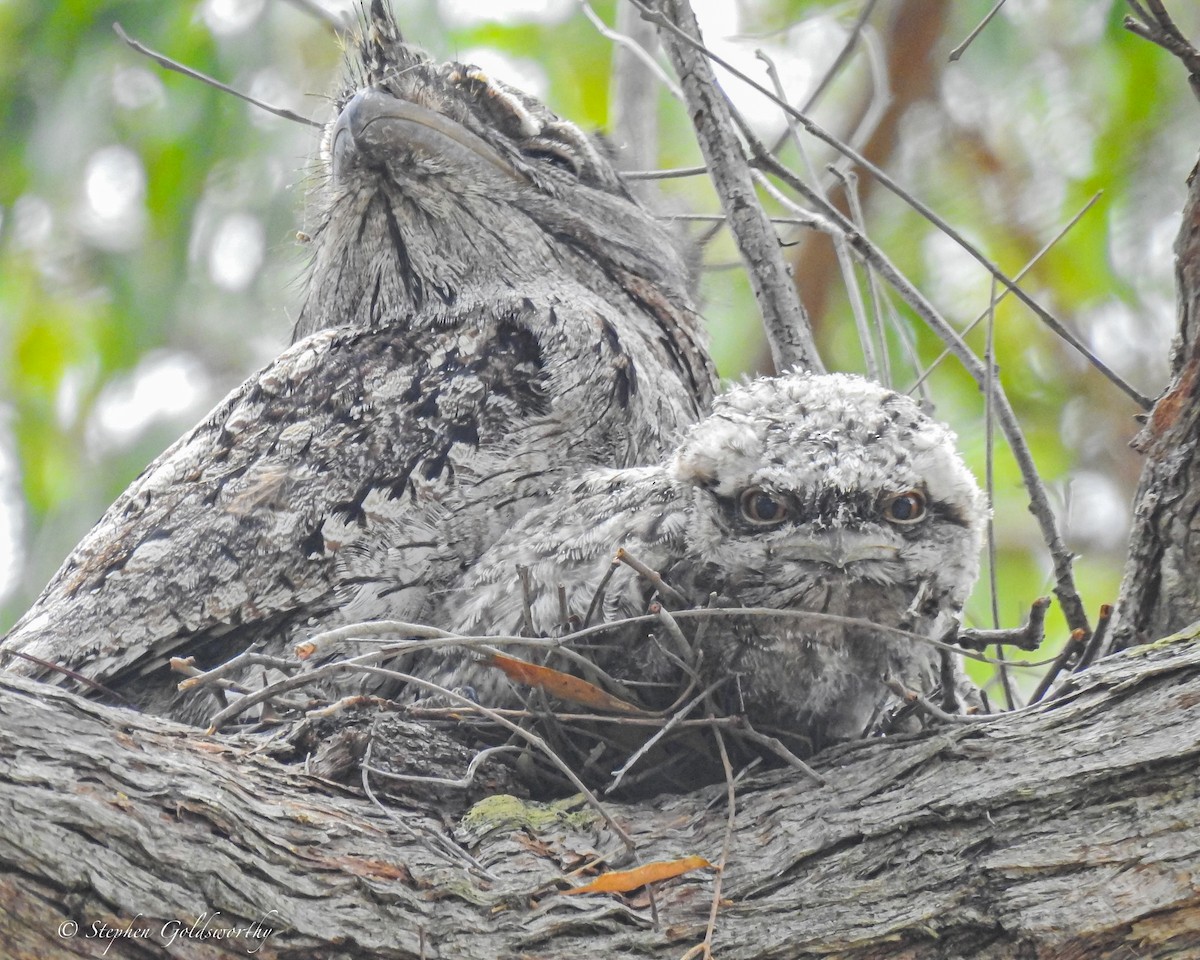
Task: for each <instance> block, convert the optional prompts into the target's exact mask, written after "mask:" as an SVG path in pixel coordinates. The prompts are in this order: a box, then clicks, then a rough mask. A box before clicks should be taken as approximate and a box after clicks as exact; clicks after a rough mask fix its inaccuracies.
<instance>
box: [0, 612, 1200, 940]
mask: <svg viewBox="0 0 1200 960" xmlns="http://www.w3.org/2000/svg"><path fill="white" fill-rule="evenodd" d="M1194 639H1195V632H1193V633H1191V634H1189V635H1187V636H1186V637H1184V636H1181V637H1179V638H1176V640H1175V642H1167V641H1164V642H1162V643H1160V644H1157V645H1154V646H1151V647H1147V648H1142V649H1139V650H1136V651H1130V652H1127V653H1125V654H1122V655H1121V656H1119V657H1115V658H1113V659H1112V660H1110V661H1106V662H1104V663H1102V664H1100V665H1099V666H1097V667H1094V668H1092V669H1091V670H1088V671H1087V672H1085V673H1083V674H1079V675H1076V676H1075V677H1074V678H1073V679H1072V680H1071V681H1070V683H1069V685H1068V687H1067V688H1066V689H1065V690H1064V692H1063V693H1062V695H1061V696H1059V697H1058V698H1057V699H1056V700H1055V701H1053V702H1051V703H1049V704H1043V705H1040V706H1038V707H1037V708H1033V709H1029V710H1025V711H1022V712H1020V713H1016V714H1009V715H1005V716H1000V717H998V718H996V719H989V720H983V721H977V722H963V723H957V724H954V725H951V726H945V727H941V728H939V729H938V730H936V731H933V732H931V733H929V734H926V735H922V736H920V737H916V738H895V739H888V740H877V741H868V742H862V743H857V744H853V745H850V746H847V747H845V748H843V749H839V750H834V751H827V752H826V753H824V754H822V755H821V756H820V757H819V758H818V761H817V765H818V767H819V769H820V770H821V772H822V773H823V774H824V775H825V777H826V778H827V780H828V783H827V785H825V786H817V785H815V784H813V783H812V782H811V781H809V780H807V779H805V778H803V777H801V776H798V775H797V774H795V773H793V772H791V771H789V772H778V773H773V774H769V775H766V776H761V777H758V778H755V779H753V780H751V781H748V782H744V783H742V784H740V785H739V786H738V791H737V820H736V829H735V831H734V833H733V834H732V835H731V836H730V837H729V838H728V840H729V852H728V858H727V867H726V870H725V874H724V877H723V887H722V890H721V896H722V900H721V903H720V905H719V908H718V911H717V920H716V933H715V939H714V949H715V953H716V955H718V956H720V957H722V958H763V957H791V958H809V957H812V958H816V957H829V956H836V957H845V958H854V960H866V958H872V960H883V958H889V960H890V958H911V957H923V958H932V960H937V958H947V960H949V958H957V957H964V956H971V957H977V958H996V960H999V958H1025V957H1038V958H1043V960H1049V958H1096V957H1139V958H1153V957H1167V956H1172V957H1182V956H1195V955H1198V954H1200V802H1198V797H1197V793H1198V788H1197V785H1196V777H1195V767H1196V759H1197V754H1198V753H1200V711H1197V710H1196V709H1195V708H1196V705H1197V704H1200V645H1197V644H1196V643H1195V642H1189V641H1193V640H1194ZM427 738H428V737H427ZM0 739H2V740H3V743H2V744H0V749H2V751H3V756H4V757H6V758H7V759H6V761H5V763H4V764H3V767H2V768H0V862H2V863H3V864H4V873H3V874H2V875H0V877H2V879H0V898H2V899H0V902H3V903H4V905H5V907H4V911H3V914H2V916H0V936H2V937H3V942H4V943H5V944H7V954H6V955H7V956H11V957H18V958H23V957H55V956H96V955H99V954H100V953H101V951H102V950H103V948H104V947H105V946H108V945H109V943H110V941H109V940H107V939H103V938H101V937H100V932H103V931H100V932H97V931H99V928H98V927H97V926H95V925H97V924H107V928H108V930H109V931H121V930H134V931H148V932H147V933H146V934H144V936H143V938H141V939H137V940H133V939H119V940H116V941H115V942H113V943H112V949H111V950H110V952H109V953H108V956H112V957H155V956H170V957H206V958H210V957H224V956H244V955H246V954H247V953H248V952H249V950H250V949H253V948H260V949H258V954H257V955H258V956H262V957H311V956H321V957H386V958H392V957H395V958H414V957H421V956H424V957H428V958H437V957H455V958H475V957H478V958H480V960H484V958H487V960H494V958H497V957H541V958H551V957H554V958H557V957H564V958H565V957H580V956H596V957H613V958H624V957H664V958H665V957H672V958H675V957H680V956H682V955H683V954H684V953H685V952H686V951H687V949H688V948H689V947H691V946H692V945H694V944H696V943H698V942H699V941H700V940H701V939H702V938H703V935H704V928H705V924H706V922H707V918H708V913H709V908H710V899H711V896H712V892H713V882H714V881H713V875H712V874H711V873H709V872H697V873H692V874H689V875H687V876H686V877H684V878H681V879H677V880H672V881H668V882H666V883H663V884H660V887H659V889H658V891H657V894H656V900H657V910H658V924H657V925H655V923H654V920H653V918H652V913H651V909H650V907H649V904H648V901H647V899H646V898H645V897H644V896H643V895H641V894H635V895H632V896H622V895H616V894H585V895H579V896H563V895H562V894H561V893H560V892H559V891H560V890H561V889H562V888H564V887H566V886H567V885H568V884H567V882H565V881H564V880H563V877H564V874H565V873H566V872H568V871H570V870H573V869H575V868H577V867H579V866H582V865H583V864H585V863H588V862H589V861H590V860H591V859H592V858H593V857H595V856H600V857H603V858H605V859H606V860H607V862H608V864H609V865H612V866H629V865H630V863H631V862H632V861H631V860H630V858H629V857H627V856H625V854H624V850H625V848H624V846H623V844H622V843H621V842H620V841H619V840H618V838H617V837H616V835H615V833H614V831H613V830H612V829H611V828H610V827H608V826H607V825H606V824H605V823H604V821H603V820H602V819H601V818H600V817H599V816H598V815H597V814H596V812H595V811H593V810H591V809H590V808H588V807H585V806H583V805H581V804H576V805H574V806H571V807H569V808H568V805H561V806H559V807H553V808H549V807H539V806H538V805H534V804H527V803H524V802H522V801H520V800H517V799H512V800H510V801H505V800H498V799H496V798H492V799H490V800H486V801H484V802H483V803H481V804H480V805H477V806H476V807H475V808H474V810H473V812H471V813H468V814H467V815H465V816H461V817H458V816H456V817H454V818H453V819H452V821H451V822H446V823H443V821H442V816H441V814H440V813H439V809H440V808H441V807H443V806H444V804H443V803H441V802H439V801H438V800H436V799H432V798H428V797H427V798H424V799H422V798H420V797H417V796H413V797H410V798H408V799H401V798H393V800H392V801H391V802H390V804H389V811H390V812H389V813H386V814H385V813H383V812H381V808H380V807H378V806H376V805H375V804H373V803H372V802H371V801H370V800H369V799H367V798H366V797H365V796H364V794H363V791H362V789H361V787H358V786H352V787H347V786H341V785H338V784H335V783H332V782H331V781H328V780H322V779H319V778H317V777H315V776H312V775H309V774H305V773H302V772H300V771H299V769H298V768H297V767H295V766H285V765H283V764H280V763H278V762H276V761H274V760H271V759H269V758H267V757H265V756H261V755H256V754H255V749H254V747H253V746H252V744H254V743H256V741H252V740H250V739H248V738H244V737H241V738H239V737H226V736H221V735H218V736H211V737H210V736H205V735H204V734H202V733H200V732H198V731H195V730H191V729H189V728H186V727H181V726H179V725H177V724H174V723H171V722H168V721H163V720H158V719H155V718H151V717H145V716H141V715H137V714H133V713H130V712H127V711H123V710H119V709H115V708H110V707H105V706H101V705H98V704H95V703H91V702H87V701H84V700H81V699H79V698H77V697H74V696H72V695H69V694H65V693H62V692H60V691H58V690H57V689H53V688H48V687H44V686H42V685H39V684H34V683H31V682H28V681H25V680H21V679H16V678H3V680H0ZM435 739H436V738H435ZM724 789H725V788H724V787H714V788H709V789H706V790H703V791H699V792H697V793H694V794H690V795H685V796H668V797H660V798H657V799H655V800H652V801H648V802H645V803H642V804H636V805H634V804H611V805H608V809H609V811H610V813H611V814H612V816H613V817H614V818H615V819H616V820H617V822H619V823H620V824H621V825H622V826H623V827H624V829H625V830H627V831H628V832H629V834H630V835H631V836H632V838H633V840H634V842H635V843H636V846H637V859H638V860H639V861H641V862H648V861H654V860H668V859H675V858H679V857H683V856H688V855H693V854H697V855H700V856H703V857H706V858H707V859H708V860H710V861H713V862H717V861H718V860H719V858H720V856H721V849H722V844H723V842H724V841H725V836H724V834H725V824H726V816H727V811H726V809H725V803H724ZM414 831H415V832H416V833H418V834H421V835H430V834H441V835H446V836H450V837H452V838H453V839H454V841H455V845H458V846H461V847H462V848H464V849H466V850H467V851H469V852H470V854H471V855H472V856H473V857H474V858H475V860H476V862H477V863H478V864H479V865H481V866H482V868H485V869H486V870H487V871H488V873H489V874H490V877H489V878H483V877H482V876H481V875H480V874H479V873H478V871H476V870H475V869H474V868H472V867H470V866H466V865H464V864H462V863H455V862H452V861H451V860H450V859H447V857H446V856H444V855H442V854H440V853H439V852H438V851H437V850H436V849H435V848H434V847H433V846H432V845H430V844H429V843H428V841H426V842H424V843H423V842H421V841H419V840H416V839H413V833H414ZM575 882H580V881H575ZM197 918H199V924H200V925H201V926H203V925H204V924H205V921H206V920H207V927H206V931H207V936H208V938H207V939H206V938H205V931H202V930H201V929H200V928H199V927H195V928H193V930H192V932H191V934H190V935H189V934H188V932H187V928H188V927H189V925H192V924H194V923H195V922H196V921H197ZM256 921H257V922H258V923H259V924H260V928H259V929H260V935H261V931H262V930H266V929H268V928H269V930H270V933H269V934H268V935H266V936H265V937H264V938H263V939H261V940H256V939H254V937H253V936H250V937H249V938H246V937H243V938H242V939H212V937H213V935H214V934H215V933H216V932H219V931H224V930H230V929H237V928H246V927H249V926H251V925H252V924H254V923H255V922H256ZM72 925H73V926H72ZM179 928H184V931H185V932H184V933H183V934H181V935H179V936H178V937H177V938H176V939H175V940H173V941H172V942H170V943H166V941H165V938H164V936H163V931H164V929H165V931H166V934H167V935H168V936H169V935H170V934H171V933H172V932H175V931H176V930H178V929H179ZM68 934H74V935H73V936H68ZM108 935H109V936H112V933H111V932H110V933H109V934H108Z"/></svg>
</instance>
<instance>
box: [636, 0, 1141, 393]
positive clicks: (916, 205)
mask: <svg viewBox="0 0 1200 960" xmlns="http://www.w3.org/2000/svg"><path fill="white" fill-rule="evenodd" d="M628 2H629V3H632V4H634V5H635V6H637V7H638V8H639V9H641V10H642V15H643V16H646V17H649V18H650V19H651V20H653V22H655V23H658V24H659V25H660V26H662V27H664V28H665V29H666V30H667V31H668V33H669V34H670V35H671V36H673V37H678V38H679V39H680V41H681V42H682V43H683V44H686V45H688V46H690V47H692V48H694V49H695V50H696V51H697V52H698V53H700V54H702V55H703V56H704V57H705V58H707V59H709V60H712V61H713V63H716V64H719V65H720V66H721V67H722V68H723V69H725V70H727V71H728V72H729V73H731V74H733V76H735V77H737V78H738V79H739V80H741V81H742V82H743V83H746V84H748V85H749V86H750V87H752V88H753V89H754V90H757V91H758V92H759V93H761V94H762V95H763V96H764V97H767V98H768V99H769V100H771V102H772V103H775V104H778V105H779V106H780V107H782V108H783V109H784V110H786V111H787V112H788V113H790V114H791V115H792V116H794V117H795V118H796V119H797V120H798V121H799V122H800V123H801V125H803V127H804V129H805V130H806V131H807V132H808V133H809V134H810V135H812V136H814V137H816V138H817V139H818V140H821V141H823V142H825V143H827V144H829V146H831V147H833V148H834V149H835V150H837V151H838V152H839V153H841V154H842V155H843V156H845V157H846V158H847V159H849V160H852V161H853V162H854V163H856V164H858V165H859V166H861V167H862V168H863V169H864V170H867V171H869V172H870V173H871V175H872V176H874V177H875V178H876V179H877V180H878V181H879V182H880V183H881V184H883V185H884V186H885V187H887V189H889V190H890V191H892V193H894V194H895V195H896V196H898V197H899V198H900V199H902V200H903V201H904V202H905V203H907V204H908V205H909V206H910V207H912V208H913V209H914V210H916V211H917V212H918V213H920V214H921V216H923V217H925V219H927V220H928V221H929V222H930V223H932V224H934V225H935V226H937V228H938V229H939V230H941V231H942V232H943V233H944V234H945V235H946V236H948V237H949V238H950V239H951V240H953V241H954V242H955V243H956V244H958V246H959V247H961V248H962V249H963V250H965V251H966V252H967V253H968V254H969V255H970V256H971V258H972V259H974V260H975V261H976V262H977V263H979V264H980V266H982V267H983V268H984V269H985V270H987V271H988V273H990V274H991V275H992V276H994V277H995V278H996V279H997V280H998V281H1000V283H1002V284H1003V285H1004V286H1005V287H1007V288H1008V289H1009V290H1011V291H1012V293H1013V295H1014V296H1015V297H1016V298H1017V299H1018V300H1020V301H1021V302H1022V303H1023V304H1025V306H1027V307H1028V308H1029V309H1030V310H1032V311H1033V312H1034V314H1035V315H1036V316H1037V317H1038V319H1040V320H1041V321H1042V323H1044V324H1045V325H1046V326H1048V327H1049V328H1050V329H1051V330H1053V331H1054V333H1055V334H1057V335H1058V336H1059V337H1060V338H1062V339H1063V340H1065V341H1066V342H1067V343H1069V344H1070V345H1071V346H1072V347H1074V348H1075V350H1076V351H1078V352H1079V353H1080V354H1081V355H1082V356H1083V357H1085V358H1086V359H1087V360H1088V362H1089V363H1091V364H1092V366H1094V367H1095V368H1096V369H1097V370H1098V371H1099V372H1100V373H1101V374H1103V375H1104V376H1105V377H1106V378H1107V379H1108V380H1109V381H1110V382H1111V383H1112V384H1113V385H1114V386H1116V387H1117V389H1119V390H1120V391H1121V392H1122V393H1124V394H1125V395H1126V396H1128V397H1129V398H1130V399H1131V400H1133V401H1134V402H1135V403H1136V404H1138V406H1140V407H1141V408H1142V409H1143V410H1149V409H1150V408H1151V407H1152V406H1153V401H1151V400H1150V398H1149V397H1146V396H1144V395H1143V394H1141V393H1140V392H1138V391H1137V390H1136V389H1134V388H1133V387H1132V386H1131V385H1130V384H1128V383H1126V382H1125V380H1124V379H1122V378H1121V377H1120V376H1119V375H1118V374H1117V373H1116V372H1115V371H1114V370H1112V369H1111V368H1110V367H1108V366H1107V365H1106V364H1105V363H1104V362H1103V361H1102V360H1100V358H1099V357H1097V356H1095V354H1093V353H1092V352H1091V351H1090V350H1089V349H1088V348H1087V347H1086V346H1085V345H1084V343H1083V342H1082V341H1081V340H1080V339H1079V338H1078V337H1077V336H1075V334H1074V333H1072V332H1071V331H1070V330H1068V329H1067V328H1066V327H1064V326H1063V325H1062V323H1061V322H1059V320H1058V319H1057V318H1056V317H1054V316H1053V315H1052V314H1050V313H1049V312H1048V311H1047V310H1046V309H1045V308H1044V307H1043V306H1042V305H1041V304H1039V303H1038V302H1037V301H1036V300H1034V299H1033V298H1032V297H1031V296H1029V294H1027V293H1026V292H1025V291H1024V290H1022V289H1021V288H1020V287H1019V286H1017V285H1016V283H1014V282H1013V281H1012V280H1010V279H1009V278H1008V277H1007V276H1006V275H1005V274H1004V272H1003V271H1002V270H1000V268H999V267H997V266H996V265H995V264H994V263H993V262H992V261H991V260H990V259H989V258H988V257H986V256H985V255H984V254H983V253H982V252H981V251H980V250H979V249H978V248H977V247H975V246H974V245H973V244H972V243H971V242H970V241H968V240H967V239H966V238H965V237H964V236H963V235H962V234H961V233H960V232H959V231H958V230H956V229H955V228H954V227H952V226H951V225H950V224H949V223H948V222H947V221H946V220H945V219H943V218H942V217H941V216H939V215H938V214H937V213H936V212H935V211H934V210H933V209H932V208H931V207H929V206H928V205H926V204H925V203H924V202H922V201H921V200H919V199H918V198H917V197H915V196H914V195H913V194H912V193H910V192H909V191H907V190H906V189H904V188H903V187H902V186H900V184H899V183H897V182H896V181H895V180H893V179H892V178H891V177H890V176H888V174H887V173H885V172H884V171H883V170H882V169H880V168H879V167H878V166H876V165H875V164H874V163H872V162H871V161H870V160H868V159H867V158H866V157H864V156H863V155H862V154H861V153H859V152H858V151H857V150H855V149H854V148H853V147H851V146H849V145H848V144H846V143H843V142H842V141H841V140H839V139H838V138H837V137H835V136H834V135H833V134H831V133H829V132H828V131H826V130H825V129H824V128H823V127H821V126H820V125H819V124H817V123H815V122H814V121H812V120H811V119H809V118H808V117H807V116H805V115H804V114H803V113H801V112H800V111H799V110H797V109H796V108H795V107H793V106H792V105H791V104H789V103H788V102H787V101H786V100H781V99H779V98H778V97H777V96H775V94H773V93H772V92H771V91H770V90H769V89H768V88H767V87H764V86H763V85H762V84H761V83H759V82H758V81H757V80H754V79H753V78H752V77H750V76H748V75H747V74H745V73H743V72H742V71H741V70H738V69H737V67H735V66H733V65H732V64H730V63H729V62H728V61H726V60H725V59H724V58H722V57H720V56H718V55H717V54H715V53H713V52H712V51H711V50H709V49H708V48H707V47H705V46H704V44H703V42H702V41H700V40H697V39H696V37H694V36H691V35H689V33H688V32H685V31H684V30H681V29H680V28H679V27H678V26H677V25H676V24H674V23H672V22H670V20H668V19H667V18H666V17H665V16H664V15H663V14H662V13H660V12H658V11H655V10H651V9H650V8H649V7H647V6H646V4H644V3H642V0H628ZM673 2H675V3H684V2H686V0H673ZM668 47H670V48H671V49H678V48H679V45H678V44H676V45H671V44H668ZM708 74H709V75H710V76H711V74H712V71H711V70H709V71H708ZM714 82H715V81H714ZM685 90H686V84H685ZM692 109H693V112H695V107H693V108H692ZM744 132H745V131H743V133H744ZM759 149H760V150H761V151H762V153H763V154H764V155H766V156H768V157H769V156H770V154H769V153H767V151H765V150H764V149H762V145H761V144H760V145H759ZM756 159H758V160H760V161H761V157H757V158H756ZM771 159H772V160H773V159H774V158H771ZM777 165H778V164H777ZM709 166H710V167H711V166H712V162H711V160H710V162H709Z"/></svg>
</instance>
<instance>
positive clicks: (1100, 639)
mask: <svg viewBox="0 0 1200 960" xmlns="http://www.w3.org/2000/svg"><path fill="white" fill-rule="evenodd" d="M1112 615H1113V608H1112V604H1110V603H1104V604H1101V605H1100V616H1099V617H1097V618H1096V632H1095V633H1093V634H1092V639H1090V640H1089V641H1088V644H1087V647H1086V648H1085V649H1084V651H1083V656H1081V657H1080V658H1079V662H1078V663H1077V664H1075V669H1074V670H1073V671H1072V673H1078V672H1079V671H1080V670H1086V669H1087V668H1088V667H1090V666H1091V665H1092V661H1094V660H1095V659H1096V656H1097V655H1098V654H1099V653H1100V651H1101V650H1103V649H1104V643H1105V641H1106V639H1107V637H1108V625H1109V624H1110V623H1111V622H1112Z"/></svg>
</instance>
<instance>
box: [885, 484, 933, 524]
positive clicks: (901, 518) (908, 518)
mask: <svg viewBox="0 0 1200 960" xmlns="http://www.w3.org/2000/svg"><path fill="white" fill-rule="evenodd" d="M883 516H884V519H886V520H890V521H891V522H892V523H916V522H917V521H918V520H921V519H922V518H924V516H925V494H923V493H922V492H921V491H920V490H905V491H904V492H903V493H897V494H896V495H895V496H893V497H889V498H888V499H887V500H886V501H884V504H883Z"/></svg>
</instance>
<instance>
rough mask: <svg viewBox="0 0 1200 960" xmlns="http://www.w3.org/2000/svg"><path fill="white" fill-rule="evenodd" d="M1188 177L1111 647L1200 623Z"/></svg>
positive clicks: (1197, 288)
mask: <svg viewBox="0 0 1200 960" xmlns="http://www.w3.org/2000/svg"><path fill="white" fill-rule="evenodd" d="M1197 169H1200V168H1197ZM1197 169H1193V171H1192V174H1191V176H1190V177H1189V179H1188V197H1187V203H1186V204H1185V205H1184V209H1183V221H1182V223H1181V224H1180V227H1179V236H1178V237H1177V238H1176V240H1175V258H1176V260H1175V278H1176V295H1177V302H1178V309H1179V331H1178V333H1177V334H1176V337H1175V342H1174V344H1173V345H1172V349H1171V381H1170V384H1169V385H1168V387H1167V389H1166V390H1165V391H1164V393H1163V394H1162V396H1161V397H1159V399H1158V402H1157V403H1156V404H1155V406H1154V410H1153V411H1152V412H1151V414H1150V417H1149V420H1148V421H1147V423H1146V426H1145V429H1144V430H1143V431H1142V433H1141V434H1140V435H1139V436H1138V438H1137V440H1136V441H1135V444H1136V446H1137V447H1138V449H1139V450H1141V451H1142V452H1143V453H1144V454H1145V457H1146V463H1145V466H1144V467H1143V470H1142V478H1141V481H1140V482H1139V484H1138V490H1137V494H1136V496H1135V497H1134V503H1135V505H1136V507H1135V513H1134V522H1133V531H1132V533H1131V535H1130V541H1129V558H1128V560H1127V561H1126V565H1125V574H1124V577H1123V578H1122V583H1121V595H1120V598H1119V600H1118V603H1117V610H1116V615H1115V619H1114V623H1113V632H1112V649H1114V650H1121V649H1123V648H1125V647H1128V646H1130V645H1132V644H1135V643H1144V642H1146V641H1147V640H1151V639H1153V638H1154V637H1161V636H1163V635H1165V634H1168V633H1171V632H1172V631H1174V630H1179V629H1181V628H1182V627H1183V626H1184V625H1185V624H1188V623H1191V622H1193V621H1195V620H1197V619H1200V575H1198V573H1197V571H1200V176H1197Z"/></svg>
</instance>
